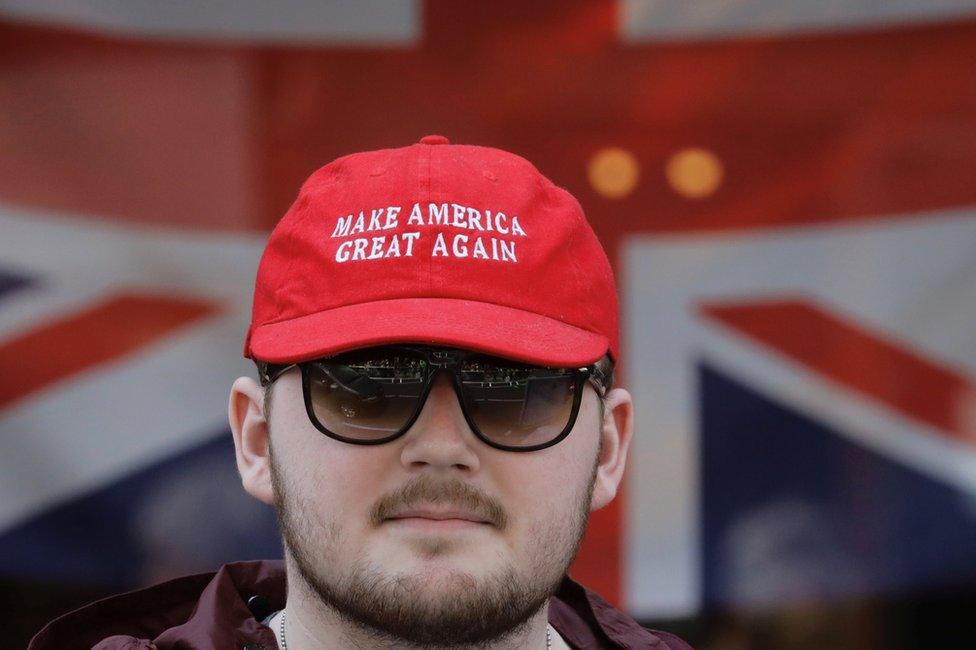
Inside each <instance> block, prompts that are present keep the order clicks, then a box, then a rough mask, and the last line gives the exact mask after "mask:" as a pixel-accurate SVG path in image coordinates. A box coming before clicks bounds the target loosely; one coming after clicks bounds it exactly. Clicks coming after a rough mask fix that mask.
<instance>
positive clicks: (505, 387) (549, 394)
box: [461, 358, 579, 447]
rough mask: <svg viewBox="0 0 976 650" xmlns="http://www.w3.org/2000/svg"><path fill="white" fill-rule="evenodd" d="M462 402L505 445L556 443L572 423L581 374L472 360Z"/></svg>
mask: <svg viewBox="0 0 976 650" xmlns="http://www.w3.org/2000/svg"><path fill="white" fill-rule="evenodd" d="M461 388H462V393H463V396H464V403H465V406H466V408H467V410H468V413H469V415H470V416H471V419H472V420H473V421H474V423H475V425H476V426H477V427H478V430H479V431H480V432H481V434H482V435H483V436H484V437H485V438H487V439H489V440H491V441H492V442H494V443H496V444H499V445H502V446H505V447H534V446H536V445H543V444H546V443H548V442H552V441H553V440H555V439H556V438H557V437H559V434H561V433H562V432H563V430H564V429H565V428H566V426H567V425H568V424H569V420H570V418H571V417H572V413H573V404H574V401H575V396H576V391H577V390H578V389H579V386H578V379H577V375H576V373H575V372H574V371H572V370H560V369H551V368H539V367H532V366H522V365H518V364H514V363H509V362H506V361H504V360H496V359H490V360H489V359H478V358H472V359H471V360H469V361H466V362H465V363H464V364H463V366H462V369H461Z"/></svg>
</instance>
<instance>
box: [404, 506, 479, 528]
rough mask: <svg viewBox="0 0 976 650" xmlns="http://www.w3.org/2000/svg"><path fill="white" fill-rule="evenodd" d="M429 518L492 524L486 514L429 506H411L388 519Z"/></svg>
mask: <svg viewBox="0 0 976 650" xmlns="http://www.w3.org/2000/svg"><path fill="white" fill-rule="evenodd" d="M402 519H427V520H430V521H444V522H448V521H467V522H471V523H475V524H491V523H492V522H491V521H489V520H488V519H486V518H485V517H484V516H482V515H479V514H476V513H473V512H470V511H466V510H435V509H427V508H411V509H407V510H401V511H399V512H397V513H396V514H394V515H393V516H391V517H388V518H387V520H388V521H389V520H393V521H396V520H402Z"/></svg>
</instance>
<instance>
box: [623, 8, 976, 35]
mask: <svg viewBox="0 0 976 650" xmlns="http://www.w3.org/2000/svg"><path fill="white" fill-rule="evenodd" d="M618 15H619V20H620V34H621V37H622V38H623V40H625V41H628V42H634V43H637V42H643V41H659V40H670V39H675V40H679V39H688V38H721V37H728V36H743V35H750V34H751V35H756V34H765V35H773V34H780V33H784V32H809V31H818V30H837V29H852V28H864V27H868V28H870V27H884V26H887V25H895V24H900V23H924V22H936V21H941V20H947V19H953V18H967V17H973V16H976V0H884V2H878V1H877V0H815V1H814V2H811V1H810V0H696V1H695V2H678V1H677V0H620V7H619V12H618Z"/></svg>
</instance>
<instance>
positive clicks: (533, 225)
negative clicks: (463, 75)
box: [34, 136, 688, 650]
mask: <svg viewBox="0 0 976 650" xmlns="http://www.w3.org/2000/svg"><path fill="white" fill-rule="evenodd" d="M244 354H245V356H247V357H249V358H252V359H254V360H255V361H256V363H257V366H258V375H259V380H258V381H255V380H254V379H251V378H248V377H242V378H240V379H238V380H237V381H236V382H235V383H234V385H233V388H232V389H231V397H230V409H229V412H230V424H231V429H232V430H233V434H234V444H235V448H236V455H237V466H238V469H239V471H240V474H241V478H242V481H243V484H244V489H245V490H247V492H249V493H250V494H251V495H253V496H254V497H256V498H257V499H260V500H261V501H264V502H266V503H269V504H272V505H274V506H275V507H276V508H277V512H278V515H279V520H280V523H281V530H282V536H283V539H284V546H285V561H284V566H282V565H281V564H280V563H268V562H263V563H238V564H233V565H228V566H226V567H224V568H223V569H222V570H221V571H220V572H218V573H217V574H216V575H207V576H196V577H192V578H186V579H181V580H177V581H173V582H170V583H166V584H165V585H162V586H160V587H154V588H150V589H148V590H144V591H142V592H136V593H135V594H131V595H128V596H125V597H121V598H120V599H110V600H108V601H102V603H96V604H95V605H93V606H91V607H89V608H88V609H87V610H81V611H80V612H76V613H75V614H73V615H69V616H68V617H66V618H64V619H61V620H60V621H56V622H55V623H54V624H52V625H51V626H49V627H48V628H47V629H46V630H44V631H43V632H42V633H41V634H40V635H39V636H38V637H37V638H36V639H35V642H34V647H36V648H41V647H45V648H46V647H65V646H60V645H57V644H58V643H59V642H61V643H64V642H66V640H70V641H71V642H72V643H73V644H74V645H73V646H72V647H74V646H77V647H81V645H79V644H78V642H79V641H81V642H82V643H83V644H91V643H97V642H101V644H100V645H97V646H96V647H98V648H140V647H144V648H150V647H151V648H170V647H201V648H203V647H217V648H252V649H256V648H274V647H275V646H276V644H277V645H278V646H280V647H281V648H283V649H284V648H288V649H290V650H302V649H304V648H387V647H391V648H392V647H469V646H477V647H483V648H566V647H585V648H597V647H623V648H661V649H665V648H687V647H688V646H687V645H686V644H684V643H683V642H682V641H681V640H679V639H677V638H676V637H674V636H671V635H668V634H665V633H660V632H651V631H648V630H644V629H643V628H641V627H640V626H638V625H637V624H636V623H635V622H634V621H633V620H631V619H630V618H629V617H627V616H626V615H625V614H623V613H622V612H619V611H617V610H615V609H613V608H612V607H611V606H610V605H609V604H607V603H606V602H605V601H603V600H602V599H601V598H600V597H599V596H597V595H596V594H594V593H592V592H589V591H587V590H586V589H584V588H583V587H581V586H580V585H578V584H576V583H574V582H573V581H572V580H570V579H569V578H568V577H566V571H567V569H568V567H569V565H570V563H571V561H572V559H573V557H574V555H575V554H576V551H577V549H578V546H579V543H580V540H581V538H582V536H583V533H584V530H585V527H586V522H587V518H588V515H589V513H590V512H591V511H593V510H596V509H598V508H601V507H603V506H605V505H606V504H607V503H609V502H610V501H611V500H612V499H613V498H614V496H615V494H616V492H617V489H618V487H619V485H620V481H621V479H622V477H623V471H624V464H625V461H626V457H627V451H628V448H629V445H630V439H631V433H632V429H633V408H632V404H631V397H630V395H629V394H628V393H627V391H625V390H623V389H621V388H615V387H613V382H612V376H613V364H614V362H615V361H616V360H617V359H618V358H619V350H618V328H617V299H616V292H615V288H614V281H613V274H612V272H611V269H610V265H609V263H608V261H607V258H606V255H605V254H604V252H603V249H602V248H601V247H600V244H599V242H598V241H597V239H596V237H595V235H594V234H593V231H592V230H591V229H590V227H589V225H588V224H587V222H586V220H585V219H584V217H583V212H582V210H581V208H580V206H579V204H578V203H577V202H576V200H575V199H574V198H573V197H572V196H571V195H570V194H569V193H567V192H566V191H565V190H562V189H560V188H558V187H556V186H555V185H553V184H552V183H551V182H550V181H549V180H548V179H546V178H545V177H543V176H542V175H541V174H540V173H539V172H538V171H537V170H536V169H535V168H534V167H533V166H532V165H531V164H530V163H528V162H527V161H526V160H524V159H522V158H520V157H518V156H515V155H512V154H510V153H506V152H503V151H499V150H496V149H489V148H484V147H474V146H459V145H451V144H449V143H448V141H447V139H446V138H443V137H442V136H427V137H425V138H423V139H422V140H421V141H420V142H419V143H417V144H415V145H412V146H409V147H404V148H401V149H390V150H383V151H373V152H366V153H359V154H354V155H351V156H346V157H344V158H340V159H338V160H336V161H334V162H332V163H330V164H329V165H326V166H325V167H323V168H322V169H320V170H318V171H317V172H315V173H314V174H313V175H312V176H311V177H310V178H309V179H308V180H307V181H306V182H305V184H304V185H303V187H302V189H301V191H300V193H299V195H298V199H297V200H296V201H295V203H294V204H293V205H292V207H291V209H290V210H289V212H288V213H287V214H286V215H285V217H284V218H283V219H282V220H281V222H280V223H279V224H278V226H277V227H276V228H275V230H274V232H273V233H272V234H271V237H270V240H269V242H268V246H267V249H266V250H265V253H264V256H263V257H262V260H261V264H260V267H259V269H258V276H257V284H256V287H255V295H254V312H253V319H252V323H251V327H250V330H249V332H248V336H247V340H246V342H245V345H244ZM201 525H206V522H201ZM286 574H287V576H288V580H287V587H286V586H285V580H284V578H285V575H286ZM82 621H84V624H83V623H82ZM153 644H155V645H153Z"/></svg>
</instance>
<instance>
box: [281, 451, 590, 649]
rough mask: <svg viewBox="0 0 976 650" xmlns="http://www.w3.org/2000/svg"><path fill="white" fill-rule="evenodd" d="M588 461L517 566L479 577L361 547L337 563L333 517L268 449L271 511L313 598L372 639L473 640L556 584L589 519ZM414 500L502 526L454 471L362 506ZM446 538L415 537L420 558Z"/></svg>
mask: <svg viewBox="0 0 976 650" xmlns="http://www.w3.org/2000/svg"><path fill="white" fill-rule="evenodd" d="M596 458H599V452H598V453H597V456H596ZM596 469H597V461H596V460H594V464H593V470H592V472H591V474H590V477H589V479H588V481H587V482H586V484H585V485H583V486H582V487H581V489H577V490H576V493H575V494H574V495H573V499H574V501H575V503H574V504H573V508H572V510H571V511H570V512H569V513H568V514H569V516H568V517H565V516H563V517H560V516H558V514H557V513H553V516H552V517H550V521H548V522H546V523H545V524H544V525H543V524H542V523H541V522H540V525H538V526H536V527H533V528H532V530H531V535H530V538H529V539H528V540H527V544H526V548H527V553H528V555H529V556H528V557H527V558H525V559H526V560H527V561H525V562H523V563H522V566H523V567H524V568H522V569H520V568H518V567H517V566H515V565H514V564H513V563H509V564H508V565H507V566H504V567H502V568H500V569H498V570H496V571H494V572H493V573H491V574H489V575H487V576H482V577H480V578H479V577H475V576H474V575H472V574H470V573H467V572H464V571H460V570H457V571H451V572H448V573H443V574H438V575H436V576H431V575H425V574H423V573H419V572H418V573H406V572H398V571H396V569H395V568H391V567H389V566H382V565H380V564H379V563H377V562H375V561H373V560H371V559H370V558H368V557H366V555H365V553H363V554H360V555H359V556H357V557H354V558H353V559H352V560H351V561H346V562H345V564H344V565H343V562H341V561H339V560H334V559H332V558H333V556H334V551H335V549H336V548H337V547H338V546H339V543H340V541H341V538H342V533H341V529H340V526H339V523H338V522H336V521H330V522H322V523H321V524H319V525H316V524H315V523H314V522H315V519H314V518H313V517H311V516H310V514H309V510H308V508H306V507H305V505H306V504H305V503H303V502H302V501H300V500H299V499H298V498H297V496H298V492H297V491H296V492H295V493H293V492H292V491H291V489H290V486H289V485H288V481H287V477H286V476H284V475H283V473H282V470H281V468H280V467H278V466H277V464H276V462H275V456H274V453H273V452H272V454H271V477H272V482H273V485H274V491H275V496H276V500H277V511H278V520H279V523H280V525H281V531H282V538H283V540H284V544H285V547H286V548H287V550H288V553H289V555H290V559H291V560H292V562H291V568H293V569H294V570H297V573H298V576H297V577H299V578H300V579H301V580H302V581H303V582H304V583H305V584H306V585H307V586H308V587H309V588H310V589H311V591H312V592H313V593H315V594H316V595H317V596H318V598H319V600H320V602H321V603H322V604H323V605H325V606H327V607H328V608H330V609H331V610H332V611H334V612H335V613H336V614H337V615H338V616H339V617H340V618H341V619H343V620H344V621H346V622H347V623H349V624H352V625H353V626H355V627H356V628H357V629H358V630H359V632H360V633H361V634H363V635H364V636H367V637H370V638H372V640H373V641H375V642H376V643H377V644H379V643H382V642H383V641H397V642H399V643H400V644H402V643H404V642H406V643H409V644H412V645H415V646H420V647H438V646H443V647H457V646H466V645H476V644H483V643H485V642H487V641H492V640H501V639H503V638H505V637H507V636H512V635H515V634H517V633H518V632H520V631H521V630H522V629H524V626H525V624H526V623H527V621H528V620H529V619H530V618H531V617H532V616H533V615H534V614H535V613H536V612H538V611H539V610H540V609H541V608H542V607H543V606H544V605H545V604H546V603H547V602H548V600H549V598H550V597H551V596H552V595H553V594H554V593H555V592H556V590H557V589H558V588H559V585H560V583H561V582H562V578H563V576H564V575H565V574H566V570H567V569H568V568H569V565H570V564H571V563H572V561H573V559H574V558H575V557H576V553H577V551H578V550H579V546H580V542H581V541H582V538H583V533H584V532H585V530H586V524H587V521H588V519H589V513H590V499H591V497H592V494H593V485H594V482H595V480H596ZM420 502H423V503H445V504H452V505H460V506H463V507H465V508H467V509H469V510H472V511H474V512H477V513H479V514H481V515H482V516H484V518H485V519H487V520H488V521H490V522H491V523H492V524H493V525H495V527H496V528H497V529H498V530H499V531H501V530H504V529H505V528H506V527H507V526H508V516H507V514H506V512H505V510H504V508H503V507H502V506H501V505H500V504H499V503H497V501H495V500H494V499H492V498H491V497H490V496H489V495H487V494H484V493H483V492H481V491H480V490H477V489H476V488H474V487H472V486H471V485H470V484H468V483H465V482H462V481H460V480H457V479H454V480H446V481H445V480H433V479H431V478H429V477H418V478H417V479H414V480H411V481H409V482H408V483H406V484H405V485H404V486H402V487H401V488H400V489H398V490H396V491H395V492H393V493H390V494H387V495H385V496H383V497H382V498H381V499H379V500H378V501H377V503H376V504H375V505H374V507H373V508H372V509H371V513H370V520H371V523H372V524H373V525H374V526H378V525H381V524H382V521H383V519H384V518H385V516H387V515H389V514H391V513H394V512H396V510H397V509H398V508H401V507H407V506H409V505H411V504H412V503H420ZM316 531H318V532H316ZM323 538H324V539H323ZM454 544H455V542H454V541H453V540H444V539H440V538H431V539H428V540H424V541H422V542H421V546H420V547H419V551H420V553H421V555H422V557H424V558H428V559H430V558H436V557H438V556H441V555H446V554H448V553H449V552H450V551H451V550H452V549H453V548H454ZM330 560H331V561H330ZM289 578H292V576H289Z"/></svg>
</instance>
